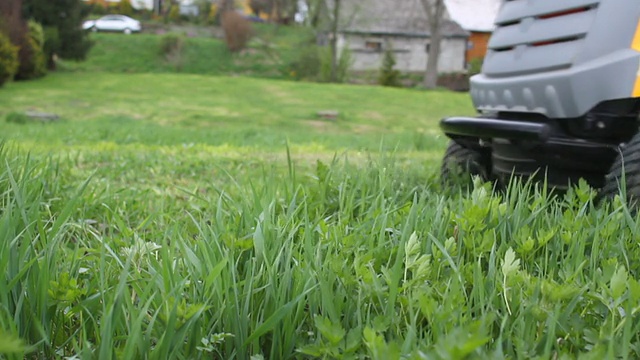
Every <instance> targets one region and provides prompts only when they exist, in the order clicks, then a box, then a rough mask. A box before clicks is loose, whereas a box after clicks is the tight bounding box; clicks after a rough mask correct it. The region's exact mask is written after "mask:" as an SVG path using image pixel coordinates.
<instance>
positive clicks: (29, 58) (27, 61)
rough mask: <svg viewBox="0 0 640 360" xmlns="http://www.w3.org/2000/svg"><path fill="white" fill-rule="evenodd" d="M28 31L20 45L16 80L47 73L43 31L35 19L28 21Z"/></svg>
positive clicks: (32, 77)
mask: <svg viewBox="0 0 640 360" xmlns="http://www.w3.org/2000/svg"><path fill="white" fill-rule="evenodd" d="M28 25H29V32H28V34H27V36H26V38H25V40H24V41H23V44H22V46H21V49H20V52H19V57H20V66H19V67H18V72H17V73H16V79H17V80H28V79H35V78H39V77H42V76H44V75H45V74H46V73H47V60H46V57H45V54H44V42H45V37H44V31H43V29H42V26H41V25H40V24H38V23H37V22H35V21H29V23H28Z"/></svg>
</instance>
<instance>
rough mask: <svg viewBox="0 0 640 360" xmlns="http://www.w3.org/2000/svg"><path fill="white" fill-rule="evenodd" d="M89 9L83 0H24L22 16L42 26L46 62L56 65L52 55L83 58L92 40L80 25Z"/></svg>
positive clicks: (72, 58) (73, 58)
mask: <svg viewBox="0 0 640 360" xmlns="http://www.w3.org/2000/svg"><path fill="white" fill-rule="evenodd" d="M90 11H91V6H90V5H87V4H85V3H84V1H82V0H65V1H51V0H24V6H23V16H24V17H25V18H28V19H34V20H35V21H37V22H39V23H40V24H42V26H43V28H44V33H45V46H44V49H45V54H46V55H45V56H46V58H47V64H48V65H50V66H54V65H55V62H54V60H53V59H54V57H55V56H59V57H60V58H63V59H70V60H84V59H85V58H86V55H87V53H88V51H89V49H90V48H91V45H92V42H91V41H90V40H89V34H88V33H87V32H86V31H84V30H83V29H82V27H81V24H82V21H83V20H84V19H85V18H86V17H87V15H89V12H90ZM61 14H64V16H62V15H61ZM48 28H52V29H48ZM54 29H55V30H54Z"/></svg>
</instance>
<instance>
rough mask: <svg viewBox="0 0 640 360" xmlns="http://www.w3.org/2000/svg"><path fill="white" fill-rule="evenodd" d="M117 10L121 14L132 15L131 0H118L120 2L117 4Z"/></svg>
mask: <svg viewBox="0 0 640 360" xmlns="http://www.w3.org/2000/svg"><path fill="white" fill-rule="evenodd" d="M118 11H119V12H120V14H121V15H127V16H131V15H133V6H131V1H129V0H120V3H119V4H118Z"/></svg>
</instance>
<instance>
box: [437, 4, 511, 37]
mask: <svg viewBox="0 0 640 360" xmlns="http://www.w3.org/2000/svg"><path fill="white" fill-rule="evenodd" d="M444 2H445V5H446V7H447V11H448V12H449V15H450V17H451V19H452V20H453V21H455V22H457V23H458V24H460V26H462V28H463V29H465V30H467V31H479V32H491V31H493V28H494V24H493V23H494V21H495V19H496V16H497V15H498V10H500V6H501V5H502V2H503V1H502V0H444Z"/></svg>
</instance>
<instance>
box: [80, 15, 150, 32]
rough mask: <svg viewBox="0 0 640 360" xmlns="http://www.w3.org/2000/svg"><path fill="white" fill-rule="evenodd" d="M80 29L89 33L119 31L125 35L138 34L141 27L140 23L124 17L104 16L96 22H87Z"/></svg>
mask: <svg viewBox="0 0 640 360" xmlns="http://www.w3.org/2000/svg"><path fill="white" fill-rule="evenodd" d="M82 28H83V29H85V30H91V31H94V32H96V31H119V32H123V33H125V34H131V33H132V32H139V31H140V30H141V29H142V27H141V26H140V21H138V20H136V19H132V18H130V17H128V16H124V15H106V16H103V17H101V18H99V19H98V20H87V21H85V22H84V23H83V24H82Z"/></svg>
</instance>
